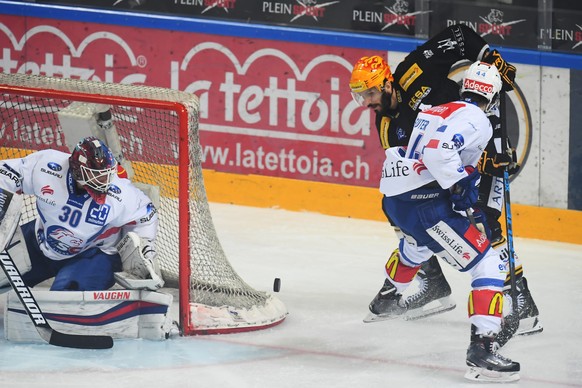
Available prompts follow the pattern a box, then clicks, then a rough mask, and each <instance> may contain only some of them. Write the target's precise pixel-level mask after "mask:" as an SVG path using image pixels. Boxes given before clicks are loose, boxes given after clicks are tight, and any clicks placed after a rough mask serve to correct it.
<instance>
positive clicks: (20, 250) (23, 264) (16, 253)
mask: <svg viewBox="0 0 582 388" xmlns="http://www.w3.org/2000/svg"><path fill="white" fill-rule="evenodd" d="M0 255H10V257H11V258H12V261H14V264H15V265H16V267H17V268H18V270H19V272H20V274H21V275H23V274H25V273H27V272H28V271H30V269H31V268H32V264H31V262H30V256H29V255H28V249H27V248H26V243H25V241H24V236H23V234H22V230H21V229H20V228H19V227H18V228H16V230H15V232H14V235H13V236H12V240H10V243H9V244H8V245H7V247H6V250H5V251H4V252H1V253H0ZM9 284H10V282H9V281H8V278H7V277H6V274H5V273H4V271H0V288H4V287H7V286H9Z"/></svg>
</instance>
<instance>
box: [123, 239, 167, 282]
mask: <svg viewBox="0 0 582 388" xmlns="http://www.w3.org/2000/svg"><path fill="white" fill-rule="evenodd" d="M117 251H118V252H119V255H120V256H121V264H122V268H123V271H122V272H116V273H115V280H116V281H117V283H119V285H121V286H122V287H125V288H128V289H132V290H139V289H148V290H152V291H155V290H157V289H159V288H161V287H163V285H164V280H163V279H162V277H161V276H160V269H159V266H158V259H157V256H158V255H157V253H156V250H155V247H154V242H153V241H151V240H147V239H143V238H140V237H139V236H138V235H137V234H136V233H133V232H128V233H127V234H126V235H125V237H123V238H122V239H121V241H119V243H117Z"/></svg>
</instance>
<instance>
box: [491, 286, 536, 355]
mask: <svg viewBox="0 0 582 388" xmlns="http://www.w3.org/2000/svg"><path fill="white" fill-rule="evenodd" d="M515 285H516V289H517V312H516V311H515V309H512V312H511V313H510V314H508V315H507V316H506V317H504V318H503V324H502V325H501V331H500V332H499V334H498V335H497V344H498V346H499V347H502V346H503V345H505V344H506V343H507V341H509V340H510V339H511V337H513V336H514V335H531V334H536V333H541V332H542V330H544V327H543V326H542V324H541V322H540V320H539V318H538V315H539V311H538V307H537V306H536V304H535V302H534V300H533V298H532V296H531V293H530V291H529V288H528V287H527V280H526V278H525V277H521V278H520V279H518V280H517V282H516V284H515ZM505 300H506V301H511V291H510V290H507V291H506V292H505Z"/></svg>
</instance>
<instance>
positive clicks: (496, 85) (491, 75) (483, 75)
mask: <svg viewBox="0 0 582 388" xmlns="http://www.w3.org/2000/svg"><path fill="white" fill-rule="evenodd" d="M501 87H502V81H501V76H500V75H499V71H498V70H497V68H496V67H495V66H494V65H490V64H489V63H485V62H475V63H473V64H472V65H471V66H470V67H469V68H468V69H467V71H466V72H465V77H463V82H462V84H461V95H463V93H465V92H470V93H474V94H477V95H479V96H482V97H485V98H486V99H487V101H488V104H487V107H486V109H485V112H487V111H489V110H491V108H492V107H493V106H495V105H496V104H497V102H498V96H499V92H500V91H501Z"/></svg>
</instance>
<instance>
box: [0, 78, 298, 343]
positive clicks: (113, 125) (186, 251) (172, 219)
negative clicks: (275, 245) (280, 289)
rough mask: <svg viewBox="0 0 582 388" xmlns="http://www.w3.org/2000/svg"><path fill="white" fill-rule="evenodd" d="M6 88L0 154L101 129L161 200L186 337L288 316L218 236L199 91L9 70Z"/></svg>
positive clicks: (0, 111) (163, 248) (28, 215)
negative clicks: (245, 275) (237, 266)
mask: <svg viewBox="0 0 582 388" xmlns="http://www.w3.org/2000/svg"><path fill="white" fill-rule="evenodd" d="M0 92H1V94H2V98H1V99H0V120H1V126H0V138H1V139H2V140H1V143H0V144H1V145H0V160H3V159H10V158H17V157H23V156H25V155H27V154H29V153H31V152H34V151H37V150H40V149H46V148H52V149H59V150H61V151H64V152H70V149H71V147H72V146H74V144H76V143H77V142H78V141H79V140H80V138H82V137H84V136H85V135H95V136H98V137H100V138H101V139H103V140H104V141H105V142H106V143H107V144H108V145H109V146H110V148H111V149H112V151H113V152H114V154H115V155H116V157H118V160H119V161H120V162H121V164H122V165H123V166H124V167H126V169H127V170H128V172H129V173H130V175H131V179H132V181H133V182H135V183H136V185H138V186H139V187H140V188H142V189H143V190H144V191H145V192H146V194H148V195H149V196H150V198H152V201H153V202H154V203H155V204H156V207H158V214H159V216H160V228H159V234H158V239H157V250H158V254H159V260H160V267H161V271H162V276H163V278H164V280H165V282H166V286H165V287H169V288H175V289H178V292H177V294H178V297H179V310H180V311H179V320H180V327H181V330H182V332H183V334H184V335H193V334H214V333H230V332H238V331H250V330H257V329H263V328H267V327H271V326H274V325H277V324H279V323H281V322H282V321H283V320H284V319H285V317H286V315H287V310H286V308H285V306H284V304H283V303H282V302H281V301H280V300H279V299H278V298H276V297H275V296H273V295H272V294H270V293H267V292H261V291H257V290H255V289H253V288H252V287H251V286H249V285H248V284H247V283H246V282H245V281H244V280H243V279H241V278H240V276H239V275H238V274H237V273H236V271H235V270H234V269H233V268H232V266H231V265H230V263H229V261H228V259H227V257H226V255H225V254H224V251H223V249H222V246H221V244H220V242H219V240H218V237H217V235H216V231H215V228H214V223H213V221H212V216H211V213H210V209H209V206H208V200H207V196H206V190H205V187H204V180H203V176H202V166H201V148H200V139H199V132H198V106H199V105H198V98H197V97H196V96H194V95H192V94H189V93H185V92H181V91H177V90H172V89H165V88H158V87H148V86H141V85H122V84H112V83H105V82H95V81H85V80H74V79H64V78H53V77H43V76H35V75H25V74H3V73H2V74H0ZM105 112H106V113H105ZM109 113H110V115H111V116H109ZM105 124H106V125H105ZM25 202H26V205H25V208H24V210H23V214H22V221H21V222H27V221H29V220H31V219H33V218H34V217H35V216H36V207H35V204H34V203H35V201H34V198H27V200H26V201H25ZM164 290H166V289H163V290H162V292H163V291H164ZM167 291H169V292H172V291H171V290H167Z"/></svg>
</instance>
